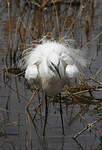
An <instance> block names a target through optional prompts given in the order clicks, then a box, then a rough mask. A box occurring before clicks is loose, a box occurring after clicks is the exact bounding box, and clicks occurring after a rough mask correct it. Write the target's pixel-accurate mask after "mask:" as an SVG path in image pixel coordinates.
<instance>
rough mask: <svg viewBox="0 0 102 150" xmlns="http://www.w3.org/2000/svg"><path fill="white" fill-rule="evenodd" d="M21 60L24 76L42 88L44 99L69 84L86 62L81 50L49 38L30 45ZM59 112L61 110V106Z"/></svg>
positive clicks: (59, 91) (57, 92)
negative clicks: (33, 46) (33, 45)
mask: <svg viewBox="0 0 102 150" xmlns="http://www.w3.org/2000/svg"><path fill="white" fill-rule="evenodd" d="M22 62H23V63H20V66H21V68H22V69H24V70H25V78H26V79H27V80H28V81H29V82H30V83H32V84H35V85H36V86H37V87H40V88H42V89H43V91H44V92H45V100H46V101H47V96H54V95H58V94H59V93H61V90H62V89H63V87H64V86H65V84H69V82H70V80H71V79H74V78H77V76H78V73H79V70H80V69H79V68H83V67H85V66H86V64H87V61H86V59H85V54H84V52H83V51H82V50H80V49H74V48H72V46H70V45H68V44H65V43H59V42H55V41H50V40H47V41H43V42H42V43H41V44H38V45H36V46H35V48H32V47H30V48H29V49H28V50H26V51H25V52H24V54H23V58H22ZM60 99H61V96H60ZM46 103H47V102H46ZM46 109H47V108H46ZM46 111H47V110H46ZM60 112H62V108H61V111H60ZM61 119H62V115H61ZM46 120H47V119H46ZM46 120H45V121H46ZM62 126H63V119H62ZM44 130H45V129H44ZM63 132H64V129H63Z"/></svg>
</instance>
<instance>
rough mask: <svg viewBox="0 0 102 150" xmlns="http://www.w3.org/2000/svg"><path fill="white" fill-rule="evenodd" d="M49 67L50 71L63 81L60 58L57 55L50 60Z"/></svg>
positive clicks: (53, 55)
mask: <svg viewBox="0 0 102 150" xmlns="http://www.w3.org/2000/svg"><path fill="white" fill-rule="evenodd" d="M48 67H49V69H50V71H52V72H53V73H54V74H56V75H58V77H59V78H60V79H61V74H60V69H59V67H60V57H59V56H58V55H57V54H55V53H54V54H52V55H51V56H50V57H49V58H48Z"/></svg>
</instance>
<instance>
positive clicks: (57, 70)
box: [51, 62, 61, 79]
mask: <svg viewBox="0 0 102 150" xmlns="http://www.w3.org/2000/svg"><path fill="white" fill-rule="evenodd" d="M51 64H52V65H53V67H54V68H55V70H56V72H57V73H58V75H59V78H60V79H61V75H60V73H59V69H58V68H57V67H56V66H55V65H54V63H53V62H51Z"/></svg>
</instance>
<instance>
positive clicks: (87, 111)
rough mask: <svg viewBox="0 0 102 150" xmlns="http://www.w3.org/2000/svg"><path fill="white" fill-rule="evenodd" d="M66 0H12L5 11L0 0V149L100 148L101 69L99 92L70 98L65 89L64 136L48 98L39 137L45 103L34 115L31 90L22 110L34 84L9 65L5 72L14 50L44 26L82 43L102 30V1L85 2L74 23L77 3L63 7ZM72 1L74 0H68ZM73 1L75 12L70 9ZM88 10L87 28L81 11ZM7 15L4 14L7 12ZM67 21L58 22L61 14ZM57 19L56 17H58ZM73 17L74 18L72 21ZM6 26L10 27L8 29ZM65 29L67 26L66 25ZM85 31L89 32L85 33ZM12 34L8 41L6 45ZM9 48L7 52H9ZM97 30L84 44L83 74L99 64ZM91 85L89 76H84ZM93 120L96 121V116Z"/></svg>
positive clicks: (39, 33) (100, 42) (15, 53)
mask: <svg viewBox="0 0 102 150" xmlns="http://www.w3.org/2000/svg"><path fill="white" fill-rule="evenodd" d="M68 2H69V1H66V2H65V3H64V2H61V3H58V4H57V5H56V10H58V11H56V12H57V17H56V12H54V9H55V8H54V6H53V4H49V3H48V4H47V5H46V7H45V6H44V7H42V8H39V9H38V7H37V6H36V4H35V5H34V4H32V3H30V2H29V3H26V2H25V1H16V0H15V1H14V2H11V7H10V8H9V11H10V16H9V14H8V5H7V1H2V0H0V14H1V15H0V22H1V25H0V81H1V82H0V137H1V138H0V149H1V150H9V149H10V150H11V149H14V150H15V149H16V150H30V149H31V150H42V149H43V150H50V149H51V150H68V149H69V150H79V149H80V150H93V149H96V150H101V149H102V120H101V118H102V103H101V100H102V91H101V86H102V83H101V82H102V73H101V71H100V74H98V75H97V78H96V81H99V82H100V84H99V83H97V86H99V85H100V92H99V91H93V92H92V95H93V97H92V96H91V95H90V94H89V93H86V94H84V95H77V97H74V98H72V97H71V96H69V95H67V94H64V95H63V97H62V100H63V104H62V107H63V118H64V128H65V136H64V137H63V136H62V127H61V120H60V113H59V103H58V98H56V100H55V99H54V101H53V99H51V100H50V101H49V113H48V122H47V126H46V137H45V138H43V137H42V133H43V126H44V115H45V113H44V112H45V105H43V106H41V108H40V109H39V111H38V113H37V115H36V117H35V120H34V121H33V120H32V119H33V118H34V115H35V111H34V109H35V108H36V107H37V106H38V103H39V97H40V100H41V98H42V93H41V92H40V93H39V95H36V97H35V98H34V100H33V102H32V104H31V105H30V108H29V112H30V115H29V113H27V112H26V111H25V105H26V104H27V102H28V100H29V99H30V97H31V96H32V94H33V92H34V90H31V89H29V86H28V84H27V82H26V81H25V79H24V78H23V77H22V76H17V75H16V74H15V72H14V71H12V73H11V70H12V69H11V70H10V73H7V72H6V73H4V68H6V67H7V68H15V67H16V64H17V60H18V56H19V55H20V54H21V51H22V50H23V49H25V48H26V47H27V44H29V42H31V41H32V40H34V39H39V38H41V37H42V35H46V34H47V33H48V32H49V33H50V34H49V35H50V36H51V37H54V38H56V39H57V40H58V37H60V36H61V34H59V33H61V32H60V31H61V30H62V29H63V30H62V31H63V32H62V33H63V34H66V33H68V36H69V37H70V36H71V31H73V33H72V34H73V37H74V39H76V41H77V42H78V43H79V44H80V45H82V46H85V44H86V42H87V40H88V39H89V40H92V39H93V38H95V37H96V36H97V35H98V34H99V33H100V32H102V9H101V8H102V2H101V0H98V1H90V3H88V2H87V3H86V2H85V6H86V7H85V10H84V12H83V14H82V15H81V17H80V18H76V20H77V26H76V25H73V28H70V27H71V25H72V22H73V20H74V19H72V18H73V17H74V15H75V16H77V17H78V16H80V15H79V14H80V7H79V6H80V5H79V4H78V5H76V4H75V5H72V7H70V8H69V11H68V7H69V5H68ZM73 4H74V3H73ZM75 7H76V12H75ZM88 10H89V24H88V25H89V33H86V26H85V16H86V14H87V11H88ZM8 16H9V17H8ZM66 17H67V19H66V21H65V22H66V23H65V27H63V23H64V20H65V18H66ZM57 19H58V20H60V23H58V22H57V21H58V20H57ZM73 23H74V22H73ZM10 26H11V31H10ZM69 29H70V30H69ZM87 34H88V35H87ZM10 39H11V47H10ZM10 49H11V50H12V57H11V58H10V54H9V53H10V52H9V51H10ZM101 49H102V35H101V36H100V37H99V38H98V39H97V40H95V41H93V42H92V43H91V44H90V45H88V50H89V55H90V57H89V58H90V65H89V66H90V67H89V68H87V69H86V70H85V71H84V73H85V75H86V77H93V75H95V74H96V72H97V71H98V70H99V68H100V67H101V66H102V59H101V57H102V50H101ZM88 83H89V85H90V86H93V85H95V86H96V83H95V82H94V81H91V82H89V81H88ZM98 90H99V88H98ZM97 120H98V121H97ZM94 121H97V122H96V123H95V124H94V125H93V128H91V130H86V131H85V132H83V133H82V134H81V135H80V136H78V138H77V139H76V140H74V139H73V138H72V137H73V136H74V135H76V134H77V133H78V132H79V131H82V130H83V129H84V128H86V127H87V125H88V123H93V122H94Z"/></svg>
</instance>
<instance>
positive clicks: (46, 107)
mask: <svg viewBox="0 0 102 150" xmlns="http://www.w3.org/2000/svg"><path fill="white" fill-rule="evenodd" d="M47 117H48V106H47V95H46V94H45V122H44V130H43V136H45V128H46V123H47Z"/></svg>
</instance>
